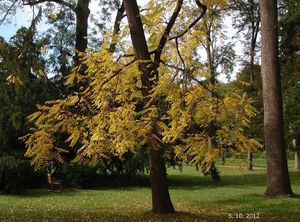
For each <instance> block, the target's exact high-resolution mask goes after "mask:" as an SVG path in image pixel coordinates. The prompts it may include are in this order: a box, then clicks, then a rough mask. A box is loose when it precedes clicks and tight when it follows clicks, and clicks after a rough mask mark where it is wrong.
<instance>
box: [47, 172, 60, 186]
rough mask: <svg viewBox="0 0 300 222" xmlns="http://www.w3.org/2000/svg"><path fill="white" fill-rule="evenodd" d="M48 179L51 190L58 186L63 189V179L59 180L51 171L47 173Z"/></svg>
mask: <svg viewBox="0 0 300 222" xmlns="http://www.w3.org/2000/svg"><path fill="white" fill-rule="evenodd" d="M47 181H48V183H49V185H50V188H51V190H53V189H55V188H58V189H62V184H63V183H62V180H57V179H55V177H53V176H52V175H51V174H50V173H48V174H47Z"/></svg>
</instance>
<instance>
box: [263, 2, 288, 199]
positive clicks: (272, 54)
mask: <svg viewBox="0 0 300 222" xmlns="http://www.w3.org/2000/svg"><path fill="white" fill-rule="evenodd" d="M260 16H261V36H262V42H261V44H262V49H261V57H262V58H261V59H262V61H261V64H262V83H263V99H264V133H265V147H266V152H267V190H266V192H265V195H266V196H287V195H292V194H293V192H292V189H291V185H290V179H289V172H288V167H287V157H286V150H285V141H284V126H283V108H282V95H281V84H280V68H279V59H278V30H277V29H278V23H277V19H278V17H277V1H272V0H260Z"/></svg>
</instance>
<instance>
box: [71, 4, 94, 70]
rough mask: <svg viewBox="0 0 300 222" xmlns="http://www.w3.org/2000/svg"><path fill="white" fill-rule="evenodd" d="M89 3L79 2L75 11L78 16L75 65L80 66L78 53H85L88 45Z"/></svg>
mask: <svg viewBox="0 0 300 222" xmlns="http://www.w3.org/2000/svg"><path fill="white" fill-rule="evenodd" d="M89 2H90V0H78V2H77V6H76V8H75V10H74V11H75V14H76V39H75V49H76V54H75V57H74V63H75V65H79V64H80V61H79V55H78V53H80V52H85V50H86V48H87V44H88V39H87V35H88V19H89V15H90V10H89Z"/></svg>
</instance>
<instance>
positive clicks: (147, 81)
mask: <svg viewBox="0 0 300 222" xmlns="http://www.w3.org/2000/svg"><path fill="white" fill-rule="evenodd" d="M124 6H125V11H126V14H127V19H128V23H129V29H130V35H131V40H132V44H133V48H134V53H135V57H136V59H137V60H138V61H139V64H138V66H139V70H140V72H141V79H142V85H143V91H142V93H143V96H144V98H145V101H144V104H147V102H148V101H147V100H148V98H147V97H148V95H149V94H150V91H151V89H152V88H153V87H154V86H155V84H156V81H157V80H155V79H154V78H153V77H155V76H156V74H157V70H154V68H153V67H155V66H154V65H153V62H152V61H151V57H150V53H149V50H148V46H147V42H146V39H145V33H144V29H143V24H142V21H141V18H140V13H139V9H138V6H137V3H136V0H124ZM148 61H149V62H148ZM153 105H155V104H153ZM153 133H155V132H153ZM148 145H149V149H150V152H149V154H150V155H149V163H150V181H151V191H152V210H153V212H154V213H173V212H174V207H173V205H172V202H171V199H170V195H169V190H168V181H167V173H166V167H165V161H164V151H163V149H162V147H160V148H159V149H157V148H154V146H153V144H151V143H150V144H148Z"/></svg>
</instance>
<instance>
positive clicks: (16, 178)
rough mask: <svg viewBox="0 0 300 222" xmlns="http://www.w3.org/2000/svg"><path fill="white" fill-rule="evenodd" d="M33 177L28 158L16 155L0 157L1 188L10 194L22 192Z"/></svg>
mask: <svg viewBox="0 0 300 222" xmlns="http://www.w3.org/2000/svg"><path fill="white" fill-rule="evenodd" d="M32 177H33V168H32V167H31V166H30V163H29V161H28V160H22V159H18V158H16V157H14V156H2V157H0V190H3V192H4V193H8V194H20V193H21V192H22V191H23V189H24V188H25V187H26V186H27V185H28V183H29V181H30V179H31V178H32Z"/></svg>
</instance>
